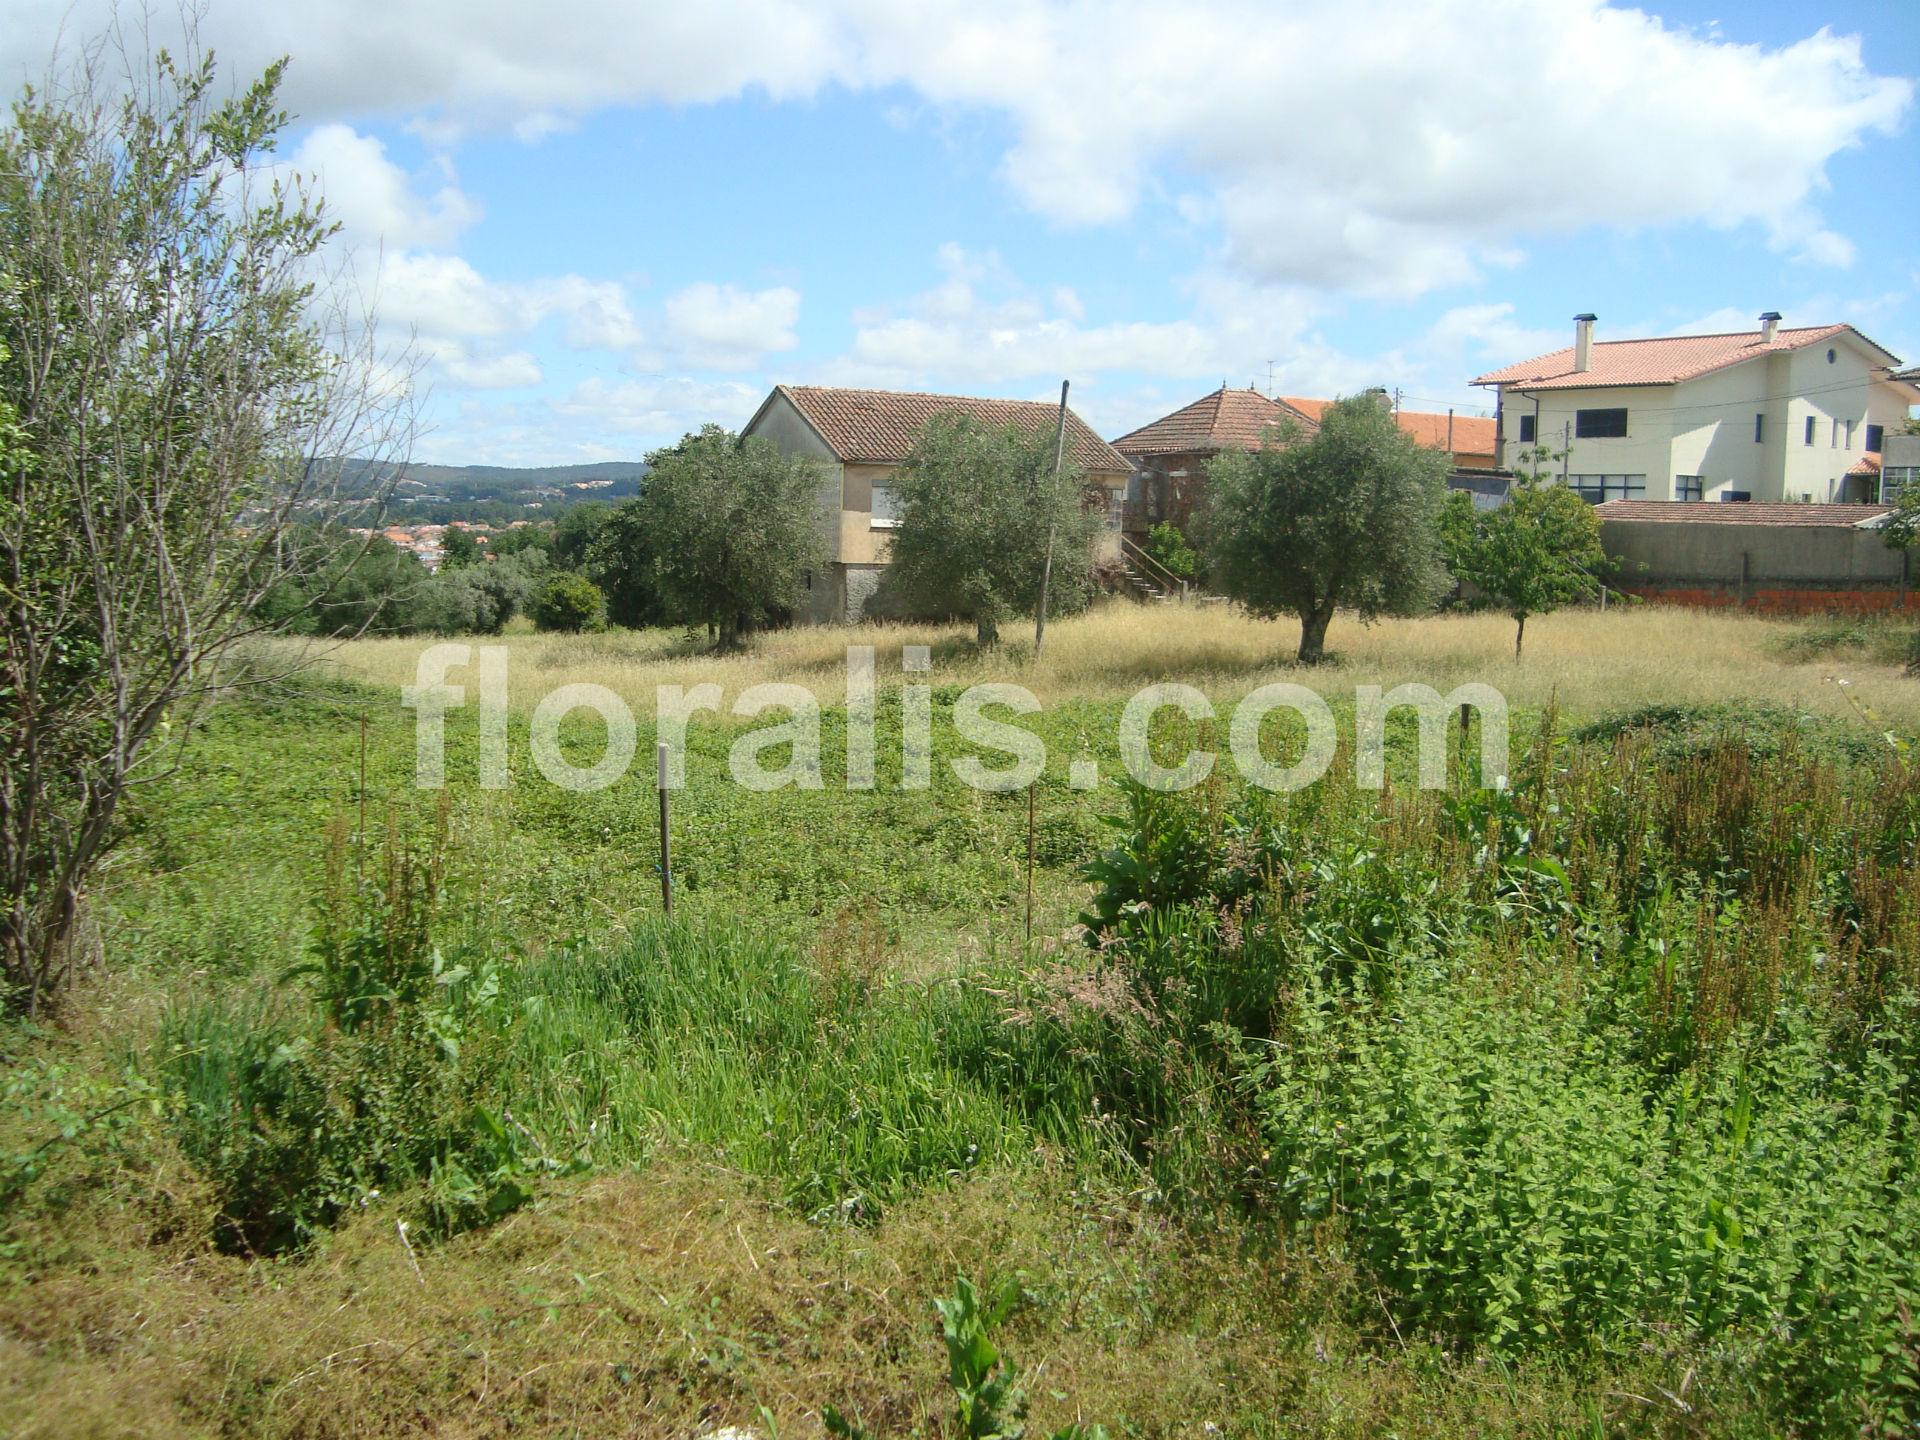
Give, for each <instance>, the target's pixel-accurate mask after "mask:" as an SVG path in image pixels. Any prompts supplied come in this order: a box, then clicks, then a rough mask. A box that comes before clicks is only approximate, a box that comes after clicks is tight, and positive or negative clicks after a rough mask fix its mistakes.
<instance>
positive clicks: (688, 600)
mask: <svg viewBox="0 0 1920 1440" xmlns="http://www.w3.org/2000/svg"><path fill="white" fill-rule="evenodd" d="M647 466H648V469H647V478H646V489H645V491H644V492H643V493H642V494H641V496H640V501H639V504H638V506H636V507H635V508H634V509H633V510H632V511H629V512H627V513H626V514H625V515H624V516H623V524H626V525H628V526H629V527H630V528H632V529H634V530H637V531H638V532H640V533H644V534H645V535H646V537H647V542H648V545H649V547H650V549H651V553H652V556H653V574H654V581H655V584H656V586H657V588H658V595H659V604H660V609H661V613H662V614H663V615H664V616H665V618H666V619H667V620H669V621H671V622H675V623H687V624H696V625H698V624H705V625H708V626H711V627H713V629H715V630H717V631H718V632H719V640H720V646H721V648H722V649H731V648H733V647H735V646H737V645H738V644H739V643H740V641H741V639H742V638H743V637H744V636H747V635H750V634H751V633H752V632H753V631H754V629H755V628H756V627H757V626H759V625H761V624H763V623H765V622H766V621H768V620H770V619H772V618H774V617H776V616H778V615H781V614H784V613H786V612H788V611H791V610H792V609H793V608H795V607H796V606H797V605H798V604H799V603H800V599H801V596H802V595H803V593H804V592H805V588H806V579H807V576H808V574H809V573H810V572H811V571H813V570H815V569H817V568H818V567H819V565H820V563H821V561H822V559H823V558H824V556H825V554H826V537H825V535H824V533H823V529H822V526H823V518H822V517H823V512H822V509H821V503H820V493H821V486H822V484H823V482H824V478H825V477H824V474H823V471H822V469H821V467H820V465H819V464H818V463H817V462H815V461H813V460H809V459H806V458H804V457H801V456H793V455H787V454H783V453H782V452H781V451H780V450H779V449H778V448H776V447H775V446H774V445H773V444H772V443H771V442H769V441H766V440H763V439H760V438H758V437H757V436H756V437H753V438H751V439H745V440H743V439H741V438H740V437H739V436H737V435H735V434H734V433H733V432H732V431H730V430H724V429H722V428H721V427H720V426H718V425H708V426H705V427H703V428H702V429H701V430H700V431H699V433H698V434H693V435H687V436H684V437H683V438H682V439H681V440H680V442H679V443H678V444H677V445H670V446H667V447H666V448H665V449H662V450H656V451H654V452H653V453H652V454H651V455H649V456H647Z"/></svg>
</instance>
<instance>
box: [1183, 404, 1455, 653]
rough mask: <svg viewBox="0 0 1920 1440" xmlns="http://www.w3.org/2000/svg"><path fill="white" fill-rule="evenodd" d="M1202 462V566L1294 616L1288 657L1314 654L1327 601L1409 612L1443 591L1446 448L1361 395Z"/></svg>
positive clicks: (1249, 596) (1323, 637)
mask: <svg viewBox="0 0 1920 1440" xmlns="http://www.w3.org/2000/svg"><path fill="white" fill-rule="evenodd" d="M1268 441H1269V443H1267V444H1264V445H1262V446H1261V447H1260V448H1259V449H1258V450H1252V451H1245V450H1239V451H1228V452H1227V453H1225V454H1223V455H1220V456H1218V457H1216V458H1215V459H1214V460H1213V462H1212V464H1211V465H1210V466H1209V467H1208V470H1207V480H1208V485H1209V488H1210V490H1211V492H1212V495H1211V503H1210V507H1209V510H1208V513H1207V516H1206V526H1205V528H1206V532H1207V535H1206V546H1205V550H1206V554H1207V559H1208V565H1209V574H1210V576H1211V578H1212V581H1213V583H1214V584H1215V585H1216V586H1217V587H1218V588H1219V589H1220V591H1221V593H1223V594H1225V595H1227V596H1230V597H1231V598H1233V599H1235V600H1238V601H1239V602H1240V603H1241V604H1242V605H1244V606H1245V607H1246V608H1247V609H1248V610H1250V611H1252V612H1253V613H1254V614H1256V615H1261V616H1267V617H1272V616H1275V615H1295V616H1298V617H1299V620H1300V649H1299V660H1300V663H1301V664H1303V665H1312V664H1317V663H1319V662H1320V661H1321V660H1322V659H1324V658H1325V655H1326V643H1327V627H1328V625H1329V624H1330V623H1331V622H1332V620H1333V615H1334V611H1335V610H1336V609H1338V608H1341V607H1346V608H1348V609H1352V610H1355V611H1357V612H1358V613H1359V615H1360V618H1361V619H1362V620H1373V619H1375V618H1377V617H1378V616H1381V615H1409V614H1416V613H1418V612H1419V611H1421V610H1424V609H1426V608H1427V607H1428V606H1430V605H1432V604H1433V603H1434V602H1435V600H1437V599H1438V598H1439V596H1440V595H1442V594H1443V593H1444V592H1445V590H1446V585H1447V576H1446V570H1445V568H1444V567H1443V566H1442V564H1441V562H1440V539H1439V521H1440V511H1441V505H1442V502H1443V501H1444V500H1445V498H1446V476H1447V457H1446V456H1445V455H1442V454H1440V453H1438V452H1436V451H1432V450H1425V449H1422V448H1421V447H1420V446H1419V445H1417V444H1415V443H1414V441H1413V439H1412V438H1411V437H1410V436H1408V435H1407V434H1406V433H1405V432H1404V431H1402V430H1401V429H1400V427H1399V425H1398V424H1396V423H1395V421H1394V418H1393V416H1392V414H1391V413H1390V412H1389V411H1388V410H1387V409H1386V408H1385V407H1384V406H1382V405H1380V404H1379V403H1377V402H1376V401H1375V400H1373V399H1371V398H1369V397H1367V396H1364V395H1362V396H1353V397H1350V398H1348V399H1345V400H1340V401H1337V402H1336V403H1334V404H1333V405H1330V406H1329V407H1328V408H1327V410H1326V411H1325V413H1324V414H1322V416H1321V417H1320V426H1319V429H1318V430H1316V431H1315V432H1314V433H1313V435H1311V436H1310V437H1305V438H1302V437H1301V435H1300V434H1299V432H1298V429H1297V427H1288V426H1284V425H1283V426H1281V427H1278V428H1277V429H1276V430H1275V431H1273V432H1271V433H1270V434H1269V436H1268Z"/></svg>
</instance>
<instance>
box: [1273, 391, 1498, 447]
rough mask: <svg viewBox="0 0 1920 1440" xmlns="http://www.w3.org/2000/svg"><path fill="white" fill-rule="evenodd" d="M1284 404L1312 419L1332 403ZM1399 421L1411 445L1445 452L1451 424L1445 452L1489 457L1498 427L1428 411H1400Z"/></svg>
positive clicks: (1289, 399)
mask: <svg viewBox="0 0 1920 1440" xmlns="http://www.w3.org/2000/svg"><path fill="white" fill-rule="evenodd" d="M1281 398H1282V399H1284V400H1285V401H1286V403H1287V404H1289V405H1291V406H1292V407H1293V408H1294V409H1295V410H1298V411H1299V412H1300V413H1301V414H1302V415H1309V416H1312V417H1313V418H1314V419H1315V420H1318V419H1319V418H1320V414H1321V412H1322V411H1324V410H1325V409H1326V408H1327V407H1328V406H1329V405H1331V404H1332V403H1333V402H1332V401H1331V400H1309V399H1307V398H1305V397H1304V396H1296V395H1286V396H1283V397H1281ZM1394 419H1396V420H1398V421H1399V422H1400V428H1401V429H1402V430H1404V431H1406V432H1407V434H1409V435H1411V436H1412V437H1413V439H1414V443H1415V444H1418V445H1424V446H1425V447H1426V448H1427V449H1429V450H1447V449H1448V446H1447V425H1448V422H1449V420H1451V422H1452V425H1453V446H1452V449H1451V450H1450V451H1449V453H1451V454H1454V455H1491V454H1493V452H1494V443H1495V441H1496V440H1497V439H1498V438H1499V433H1500V431H1499V427H1498V426H1497V425H1495V424H1494V423H1493V421H1491V420H1487V419H1483V418H1482V417H1480V416H1478V415H1454V416H1446V415H1439V414H1435V413H1434V412H1432V411H1430V410H1400V411H1396V412H1395V414H1394Z"/></svg>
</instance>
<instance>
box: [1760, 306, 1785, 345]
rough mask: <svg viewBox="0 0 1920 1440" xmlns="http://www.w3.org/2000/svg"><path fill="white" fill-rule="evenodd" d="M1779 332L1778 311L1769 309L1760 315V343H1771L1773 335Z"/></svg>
mask: <svg viewBox="0 0 1920 1440" xmlns="http://www.w3.org/2000/svg"><path fill="white" fill-rule="evenodd" d="M1779 333H1780V312H1779V311H1778V310H1769V311H1767V313H1766V314H1764V315H1762V316H1761V317H1760V343H1761V344H1762V345H1771V344H1772V343H1773V337H1774V336H1776V335H1778V334H1779Z"/></svg>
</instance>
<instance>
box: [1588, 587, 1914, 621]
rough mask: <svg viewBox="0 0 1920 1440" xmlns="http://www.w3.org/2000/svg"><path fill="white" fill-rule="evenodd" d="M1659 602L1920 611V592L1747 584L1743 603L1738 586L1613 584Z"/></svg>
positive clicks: (1764, 610) (1776, 611)
mask: <svg viewBox="0 0 1920 1440" xmlns="http://www.w3.org/2000/svg"><path fill="white" fill-rule="evenodd" d="M1614 588H1616V589H1618V590H1621V591H1623V592H1625V593H1626V594H1629V595H1637V596H1639V597H1640V598H1641V599H1642V600H1646V601H1649V602H1651V603H1653V604H1656V605H1684V606H1689V607H1692V608H1695V609H1700V610H1731V609H1739V608H1745V609H1748V610H1753V611H1757V612H1759V613H1761V614H1764V615H1822V614H1844V615H1868V614H1878V613H1881V612H1884V611H1893V610H1920V595H1915V594H1914V593H1912V592H1911V591H1909V592H1907V593H1904V594H1903V593H1902V592H1901V591H1900V590H1898V589H1895V588H1890V587H1888V588H1881V587H1875V588H1872V589H1866V588H1856V589H1846V590H1837V589H1825V588H1822V587H1819V586H1796V587H1788V586H1781V585H1753V586H1750V587H1748V590H1747V595H1746V600H1745V603H1744V606H1743V605H1742V601H1741V598H1740V589H1739V587H1738V586H1736V585H1653V584H1642V585H1620V586H1616V587H1614Z"/></svg>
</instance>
